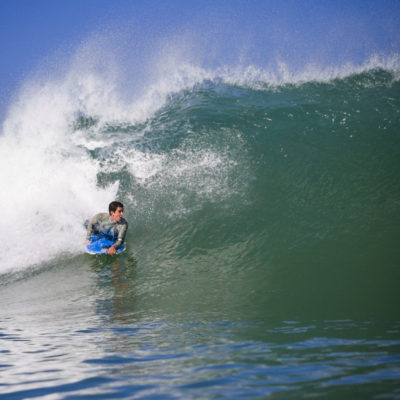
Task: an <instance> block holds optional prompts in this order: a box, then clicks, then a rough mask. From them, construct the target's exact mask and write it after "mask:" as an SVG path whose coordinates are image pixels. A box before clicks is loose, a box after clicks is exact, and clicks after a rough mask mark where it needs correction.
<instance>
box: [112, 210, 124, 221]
mask: <svg viewBox="0 0 400 400" xmlns="http://www.w3.org/2000/svg"><path fill="white" fill-rule="evenodd" d="M123 216H124V209H123V208H122V207H117V209H116V210H115V211H111V213H110V218H111V221H113V222H121V219H122V217H123Z"/></svg>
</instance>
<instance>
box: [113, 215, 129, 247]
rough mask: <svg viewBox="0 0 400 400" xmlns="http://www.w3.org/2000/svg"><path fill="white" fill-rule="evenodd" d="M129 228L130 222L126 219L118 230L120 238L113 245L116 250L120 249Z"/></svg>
mask: <svg viewBox="0 0 400 400" xmlns="http://www.w3.org/2000/svg"><path fill="white" fill-rule="evenodd" d="M127 230H128V223H127V222H126V221H125V220H124V223H123V224H121V225H120V227H119V230H118V239H117V241H116V242H115V243H114V244H113V245H112V247H114V249H115V250H118V249H119V248H120V247H121V246H122V245H123V244H124V240H125V235H126V231H127Z"/></svg>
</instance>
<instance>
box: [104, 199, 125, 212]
mask: <svg viewBox="0 0 400 400" xmlns="http://www.w3.org/2000/svg"><path fill="white" fill-rule="evenodd" d="M118 207H121V208H122V209H124V205H123V204H122V203H120V202H119V201H112V202H111V203H110V204H109V205H108V212H109V214H110V215H111V211H112V212H115V211H117V208H118Z"/></svg>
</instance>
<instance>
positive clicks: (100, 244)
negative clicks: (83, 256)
mask: <svg viewBox="0 0 400 400" xmlns="http://www.w3.org/2000/svg"><path fill="white" fill-rule="evenodd" d="M113 244H114V242H113V241H112V240H108V239H106V238H104V237H99V236H91V237H90V243H89V244H88V245H86V253H89V254H107V249H108V248H109V247H111V246H112V245H113ZM124 250H125V245H122V246H121V247H120V248H119V249H117V254H119V253H122V252H123V251H124Z"/></svg>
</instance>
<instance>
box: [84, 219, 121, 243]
mask: <svg viewBox="0 0 400 400" xmlns="http://www.w3.org/2000/svg"><path fill="white" fill-rule="evenodd" d="M127 229H128V222H127V221H126V219H124V218H122V219H121V221H120V222H113V221H111V218H110V216H109V215H108V214H107V213H100V214H96V215H95V216H94V217H93V218H92V219H91V220H90V221H89V224H88V226H87V231H86V240H90V236H92V235H96V236H104V237H106V238H107V239H109V240H112V241H114V242H115V243H114V244H113V246H114V248H115V249H116V250H117V249H119V248H120V247H121V246H122V244H123V243H124V239H125V235H126V231H127Z"/></svg>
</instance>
